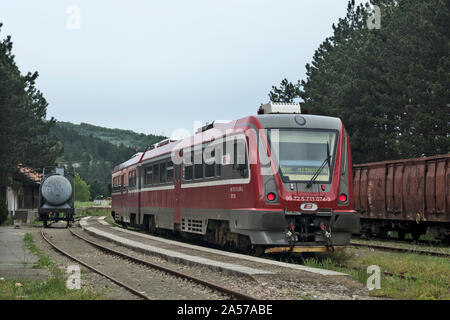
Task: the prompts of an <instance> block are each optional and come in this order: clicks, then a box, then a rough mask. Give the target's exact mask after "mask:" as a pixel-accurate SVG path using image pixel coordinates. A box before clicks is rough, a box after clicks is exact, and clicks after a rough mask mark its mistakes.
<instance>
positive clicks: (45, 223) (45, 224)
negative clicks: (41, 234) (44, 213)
mask: <svg viewBox="0 0 450 320" xmlns="http://www.w3.org/2000/svg"><path fill="white" fill-rule="evenodd" d="M43 224H44V228H47V226H48V224H47V220H44V222H43Z"/></svg>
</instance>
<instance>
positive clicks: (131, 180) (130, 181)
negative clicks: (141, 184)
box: [128, 171, 134, 188]
mask: <svg viewBox="0 0 450 320" xmlns="http://www.w3.org/2000/svg"><path fill="white" fill-rule="evenodd" d="M128 187H130V188H133V187H134V171H130V173H129V174H128Z"/></svg>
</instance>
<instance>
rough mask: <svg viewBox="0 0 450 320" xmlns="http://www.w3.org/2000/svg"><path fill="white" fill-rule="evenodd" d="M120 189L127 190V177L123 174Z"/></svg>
mask: <svg viewBox="0 0 450 320" xmlns="http://www.w3.org/2000/svg"><path fill="white" fill-rule="evenodd" d="M120 188H121V189H125V175H124V174H122V175H121V176H120Z"/></svg>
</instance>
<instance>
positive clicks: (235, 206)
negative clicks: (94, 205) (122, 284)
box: [112, 102, 359, 254]
mask: <svg viewBox="0 0 450 320" xmlns="http://www.w3.org/2000/svg"><path fill="white" fill-rule="evenodd" d="M352 177H353V173H352V160H351V152H350V143H349V137H348V135H347V132H346V130H345V128H344V125H343V123H342V121H341V120H340V119H339V118H333V117H326V116H317V115H310V114H303V113H302V112H301V108H300V105H299V104H294V103H273V102H270V103H267V104H265V105H262V106H261V107H260V108H259V110H258V113H257V115H252V116H248V117H244V118H241V119H238V120H235V121H230V122H227V123H222V122H212V123H209V124H207V125H205V126H203V127H202V128H200V129H199V130H197V132H196V133H195V134H194V135H193V136H191V137H188V138H185V139H182V140H175V139H166V140H164V141H161V142H160V143H157V144H155V145H153V146H151V147H149V148H148V149H147V150H145V151H144V152H140V153H137V154H135V155H134V156H133V157H132V158H131V159H129V160H128V161H126V162H124V163H122V164H120V165H118V166H116V167H115V168H114V170H113V173H112V216H113V218H114V220H115V221H116V222H118V223H120V224H122V225H123V226H125V227H127V226H131V227H135V228H142V229H144V230H146V231H147V232H150V233H156V234H167V233H178V234H180V235H182V236H184V237H186V238H196V239H201V240H204V241H207V242H210V243H213V244H215V245H218V246H221V247H226V248H229V249H234V250H239V251H242V252H250V253H253V254H262V253H264V252H265V253H281V252H291V253H294V252H324V251H333V250H336V249H342V248H344V246H345V245H347V244H348V243H349V241H350V237H351V235H352V232H354V231H357V230H359V218H358V215H357V212H356V211H355V209H354V203H353V181H352Z"/></svg>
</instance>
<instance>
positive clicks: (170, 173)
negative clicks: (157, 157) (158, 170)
mask: <svg viewBox="0 0 450 320" xmlns="http://www.w3.org/2000/svg"><path fill="white" fill-rule="evenodd" d="M171 181H173V162H172V161H168V162H167V182H171Z"/></svg>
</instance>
